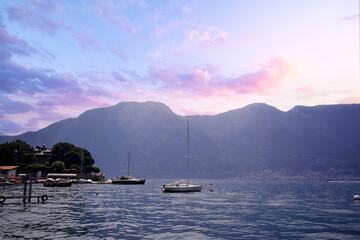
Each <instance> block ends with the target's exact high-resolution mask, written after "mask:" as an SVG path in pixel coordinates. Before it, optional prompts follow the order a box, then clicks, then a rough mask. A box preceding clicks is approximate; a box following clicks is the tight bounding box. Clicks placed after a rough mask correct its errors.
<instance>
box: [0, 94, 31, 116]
mask: <svg viewBox="0 0 360 240" xmlns="http://www.w3.org/2000/svg"><path fill="white" fill-rule="evenodd" d="M0 105H1V108H0V113H2V114H17V113H26V112H30V111H32V110H33V109H34V107H33V106H32V105H31V104H29V103H26V102H21V101H13V100H10V99H8V98H3V99H1V103H0Z"/></svg>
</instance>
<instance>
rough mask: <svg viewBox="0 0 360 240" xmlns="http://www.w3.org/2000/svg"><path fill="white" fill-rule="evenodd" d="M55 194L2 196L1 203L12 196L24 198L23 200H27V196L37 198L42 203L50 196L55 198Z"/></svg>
mask: <svg viewBox="0 0 360 240" xmlns="http://www.w3.org/2000/svg"><path fill="white" fill-rule="evenodd" d="M53 197H54V196H50V195H46V194H44V195H33V196H0V204H1V203H4V202H5V200H6V199H11V198H22V199H23V201H24V202H25V200H26V199H27V198H37V202H38V203H39V202H40V200H41V202H42V203H44V202H46V201H47V200H48V199H49V198H53Z"/></svg>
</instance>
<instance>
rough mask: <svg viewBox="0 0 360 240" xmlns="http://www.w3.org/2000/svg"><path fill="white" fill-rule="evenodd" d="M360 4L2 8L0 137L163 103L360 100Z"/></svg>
mask: <svg viewBox="0 0 360 240" xmlns="http://www.w3.org/2000/svg"><path fill="white" fill-rule="evenodd" d="M359 71H360V70H359V1H358V0H291V1H285V0H271V1H270V0H242V1H239V0H224V1H215V0H213V1H212V0H201V1H200V0H199V1H196V0H194V1H175V0H174V1H171V0H169V1H166V0H151V1H142V0H121V1H120V0H119V1H117V0H101V1H100V0H99V1H75V0H71V1H70V0H69V1H67V0H63V1H46V0H33V1H30V0H26V1H13V0H12V1H5V0H2V1H0V124H1V125H0V135H14V134H20V133H23V132H26V131H36V130H39V129H41V128H43V127H46V126H47V125H49V124H51V123H53V122H56V121H59V120H62V119H65V118H69V117H77V116H78V115H79V114H81V113H82V112H84V111H85V110H88V109H92V108H97V107H106V106H111V105H114V104H117V103H119V102H124V101H138V102H144V101H158V102H162V103H164V104H166V105H168V106H169V107H170V108H171V109H172V110H173V111H174V112H175V113H176V114H179V115H190V114H217V113H221V112H225V111H228V110H231V109H236V108H241V107H244V106H246V105H248V104H251V103H254V102H263V103H267V104H269V105H272V106H274V107H276V108H278V109H280V110H283V111H288V110H290V109H291V108H293V107H294V106H296V105H305V106H314V105H319V104H340V103H360V79H359V76H360V72H359Z"/></svg>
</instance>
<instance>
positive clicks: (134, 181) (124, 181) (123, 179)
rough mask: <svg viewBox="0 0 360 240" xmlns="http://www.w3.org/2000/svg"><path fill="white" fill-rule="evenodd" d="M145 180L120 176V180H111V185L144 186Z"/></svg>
mask: <svg viewBox="0 0 360 240" xmlns="http://www.w3.org/2000/svg"><path fill="white" fill-rule="evenodd" d="M145 180H146V179H137V178H133V177H130V176H122V177H121V178H120V179H113V180H112V182H111V183H112V184H123V185H125V184H129V185H130V184H145Z"/></svg>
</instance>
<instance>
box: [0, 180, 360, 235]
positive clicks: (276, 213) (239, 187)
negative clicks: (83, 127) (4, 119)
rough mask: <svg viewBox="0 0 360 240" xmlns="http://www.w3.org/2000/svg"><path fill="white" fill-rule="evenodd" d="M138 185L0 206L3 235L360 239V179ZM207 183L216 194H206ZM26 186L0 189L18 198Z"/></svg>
mask: <svg viewBox="0 0 360 240" xmlns="http://www.w3.org/2000/svg"><path fill="white" fill-rule="evenodd" d="M167 182H169V181H168V180H156V179H148V180H147V182H146V184H145V185H142V186H119V185H111V184H110V185H98V184H91V185H86V184H83V185H77V184H75V185H73V186H72V187H70V188H45V187H43V186H42V185H33V194H37V195H41V194H48V195H54V196H55V198H49V200H48V201H47V202H46V203H44V204H42V203H36V200H35V199H34V200H33V202H34V203H31V204H23V203H22V199H8V200H6V202H5V203H4V204H2V205H1V204H0V214H1V217H0V238H2V239H14V238H19V239H26V238H29V239H36V238H38V239H43V238H44V239H66V238H67V239H304V238H305V239H360V201H354V200H353V195H354V194H360V182H331V183H328V182H325V181H277V180H271V181H265V180H252V181H250V180H246V181H242V180H203V179H202V180H197V181H195V180H194V181H193V182H197V183H202V184H203V185H204V189H203V191H202V192H199V193H162V192H161V190H160V187H161V185H162V183H167ZM210 183H212V184H213V185H214V187H213V188H214V191H213V192H210V191H209V188H210ZM22 191H23V186H22V185H18V186H11V187H1V188H0V196H1V195H12V194H14V195H21V192H22Z"/></svg>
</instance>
